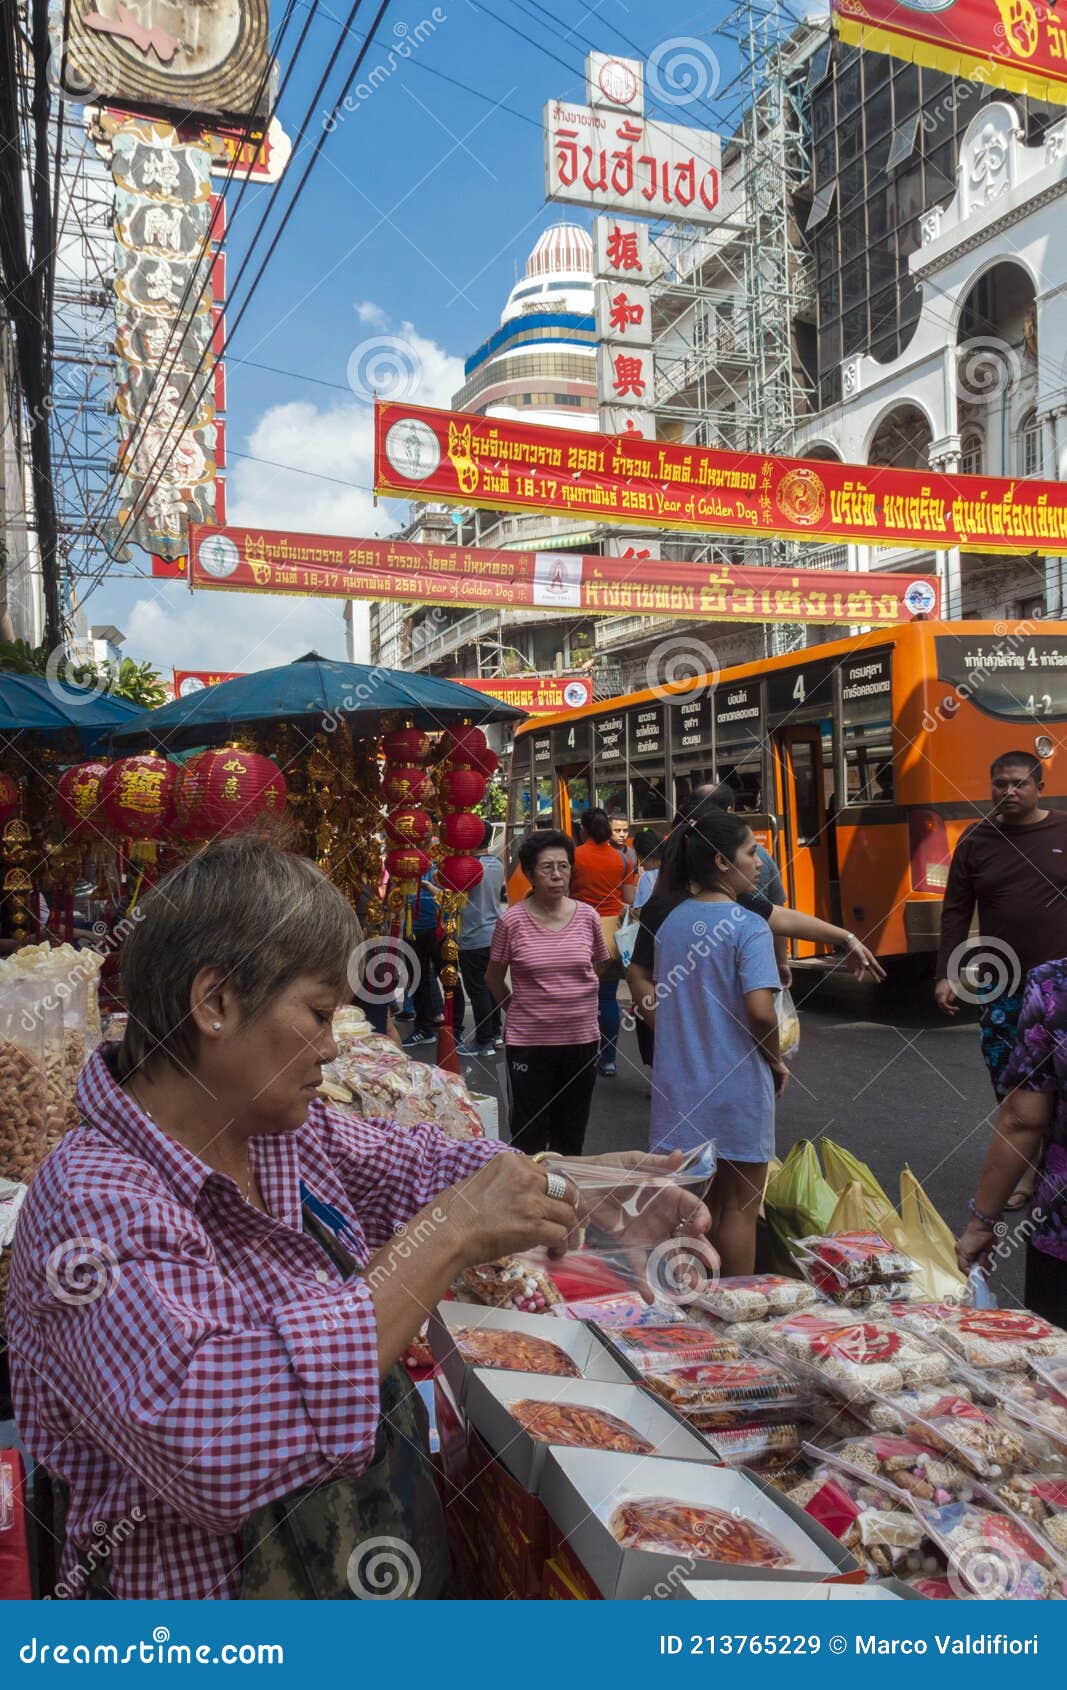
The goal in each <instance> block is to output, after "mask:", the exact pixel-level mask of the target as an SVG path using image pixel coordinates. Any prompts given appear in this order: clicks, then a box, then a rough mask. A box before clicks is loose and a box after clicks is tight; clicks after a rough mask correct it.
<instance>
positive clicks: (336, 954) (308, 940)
mask: <svg viewBox="0 0 1067 1690" xmlns="http://www.w3.org/2000/svg"><path fill="white" fill-rule="evenodd" d="M361 938H362V932H361V929H360V925H359V920H358V918H357V916H356V913H355V911H354V910H353V909H352V906H351V905H350V904H349V902H348V900H347V899H346V898H345V897H344V895H343V894H342V893H341V892H339V891H338V889H337V887H336V886H334V885H332V884H331V882H330V881H329V880H327V878H326V876H325V875H324V874H323V873H322V872H321V870H319V869H318V868H316V866H315V864H314V863H313V862H310V861H309V860H308V859H307V858H306V857H297V856H294V855H293V853H292V852H290V851H283V850H281V849H280V848H279V847H278V846H277V845H275V844H273V843H272V842H271V841H270V840H268V839H266V838H263V837H262V836H259V835H253V834H248V835H241V836H239V837H237V838H234V839H224V840H220V841H218V842H217V843H215V844H212V845H208V846H206V847H205V848H204V849H203V850H202V851H198V852H197V853H196V855H195V856H193V857H191V858H190V859H189V861H188V862H186V863H183V864H182V865H181V867H180V868H176V869H175V870H174V871H173V873H171V874H168V875H167V876H166V878H165V879H164V880H161V881H160V882H159V884H158V886H156V887H154V888H153V890H152V891H151V892H149V893H148V895H147V897H146V898H145V899H144V902H143V903H142V904H141V906H140V913H139V918H138V919H136V920H135V923H134V926H133V931H132V932H131V933H130V934H129V935H128V937H127V938H126V940H125V942H124V944H123V947H122V992H123V996H124V998H125V999H126V1007H127V1009H128V1011H129V1021H128V1023H127V1027H126V1033H125V1036H124V1038H123V1041H122V1045H121V1048H120V1050H119V1056H118V1073H119V1078H120V1079H125V1078H126V1077H127V1076H128V1075H130V1074H132V1073H133V1072H134V1071H135V1070H136V1069H138V1068H140V1067H141V1066H142V1065H143V1064H145V1063H147V1062H149V1061H151V1060H152V1059H154V1058H155V1057H157V1056H158V1057H161V1058H162V1059H163V1060H164V1061H166V1062H169V1063H171V1064H172V1065H174V1066H176V1067H191V1066H192V1065H193V1064H194V1062H195V1060H196V1045H197V1032H196V1027H195V1024H194V1022H193V1018H192V1015H191V1014H190V1009H189V1001H190V994H191V990H192V985H193V981H194V980H195V979H196V976H197V974H198V973H199V972H200V970H201V969H202V968H218V969H220V970H221V971H222V974H223V976H224V977H225V979H226V981H227V982H228V983H229V985H230V986H231V987H232V989H233V990H234V992H235V993H236V995H237V999H238V1002H239V1003H240V1005H241V1009H242V1012H243V1015H244V1019H245V1020H246V1021H250V1020H252V1018H253V1017H254V1016H256V1015H258V1014H260V1012H261V1011H262V1010H263V1009H265V1008H266V1006H267V1004H269V1003H270V1002H271V1000H272V999H273V998H275V997H277V995H278V993H279V992H283V991H284V990H285V988H286V987H287V986H289V985H291V984H292V982H293V981H294V980H295V979H296V978H297V977H298V975H301V974H314V975H316V976H318V977H319V978H321V979H323V980H328V981H330V982H331V984H332V983H336V985H337V987H338V991H339V993H340V992H342V991H344V990H345V985H346V981H347V978H348V963H349V958H350V956H351V953H352V950H353V948H354V947H355V946H356V945H358V944H359V942H360V939H361Z"/></svg>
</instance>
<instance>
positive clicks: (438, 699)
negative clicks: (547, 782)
mask: <svg viewBox="0 0 1067 1690" xmlns="http://www.w3.org/2000/svg"><path fill="white" fill-rule="evenodd" d="M389 712H397V713H402V714H403V715H404V716H405V717H406V718H407V719H408V720H409V721H410V722H411V723H412V724H413V725H414V726H415V727H417V728H428V729H431V730H436V729H440V728H447V727H453V726H455V724H456V723H458V722H461V721H464V720H467V721H471V722H483V723H484V722H521V721H522V720H523V719H524V717H525V711H522V710H516V709H514V708H513V707H512V706H511V705H510V704H502V703H501V702H500V700H499V699H496V698H489V697H487V696H486V695H485V694H484V693H480V692H475V691H474V690H473V689H472V688H471V687H465V686H462V685H460V683H459V682H457V681H442V680H439V679H438V678H437V677H436V676H434V675H405V674H404V673H403V671H402V670H399V669H381V668H372V667H371V666H370V664H367V663H334V662H332V661H331V660H330V659H329V658H326V657H320V656H319V655H318V653H317V652H314V651H309V652H308V654H307V656H306V657H300V658H298V659H297V660H296V662H295V663H287V664H285V665H284V666H283V667H282V668H280V669H260V670H258V671H257V672H256V673H255V674H252V675H241V676H239V677H238V679H237V680H235V681H220V682H219V683H218V684H217V685H216V686H213V687H205V688H204V689H203V690H202V691H201V692H195V693H193V694H192V695H191V696H190V697H188V698H177V699H175V701H174V703H173V704H165V705H164V706H163V708H162V709H161V710H152V711H149V712H147V713H146V714H145V715H144V716H143V717H142V719H141V720H140V721H138V722H130V723H128V724H127V725H125V726H123V727H120V728H118V729H117V730H116V731H115V732H114V733H113V734H112V735H111V739H110V744H111V745H112V746H113V747H114V749H115V750H117V751H118V750H126V749H128V748H130V747H133V746H137V745H144V744H146V743H151V744H154V745H157V746H159V747H160V748H161V749H163V750H179V749H181V748H183V747H188V746H191V745H222V744H225V742H226V740H228V739H230V738H231V737H232V735H233V734H234V733H235V731H237V730H238V729H239V728H241V727H244V726H247V725H249V724H251V723H253V722H260V723H263V722H292V723H293V725H294V726H296V727H299V728H302V729H303V731H304V732H305V733H307V734H308V735H309V737H310V736H311V735H312V734H315V733H317V732H319V731H320V730H323V731H325V732H327V733H330V732H332V731H333V730H334V729H335V728H336V727H337V725H338V723H339V722H342V721H343V722H347V723H348V725H349V727H350V728H351V729H352V731H353V732H354V733H356V734H371V733H377V732H378V730H379V728H380V726H381V718H382V716H383V715H385V714H387V713H389Z"/></svg>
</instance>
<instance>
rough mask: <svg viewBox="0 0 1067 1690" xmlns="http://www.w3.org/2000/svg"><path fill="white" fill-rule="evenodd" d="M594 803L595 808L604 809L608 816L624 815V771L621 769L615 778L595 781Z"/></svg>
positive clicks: (625, 806)
mask: <svg viewBox="0 0 1067 1690" xmlns="http://www.w3.org/2000/svg"><path fill="white" fill-rule="evenodd" d="M596 803H597V809H599V810H605V811H606V812H607V814H608V815H609V816H624V815H625V814H626V810H627V805H626V777H625V771H622V772H621V773H620V775H619V776H618V778H617V779H613V780H604V781H601V780H598V781H597V783H596Z"/></svg>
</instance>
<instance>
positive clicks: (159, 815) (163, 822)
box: [100, 752, 181, 840]
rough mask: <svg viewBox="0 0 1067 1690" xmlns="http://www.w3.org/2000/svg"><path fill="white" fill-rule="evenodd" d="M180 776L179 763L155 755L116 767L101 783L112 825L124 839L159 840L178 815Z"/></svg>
mask: <svg viewBox="0 0 1067 1690" xmlns="http://www.w3.org/2000/svg"><path fill="white" fill-rule="evenodd" d="M180 776H181V770H180V769H179V768H178V765H177V764H176V763H170V762H168V761H167V759H166V757H160V756H159V755H158V754H157V753H154V752H146V753H144V754H143V755H141V756H137V757H123V758H121V759H120V760H119V762H117V763H112V764H111V766H110V768H109V769H108V770H107V772H106V773H105V774H104V775H103V777H102V778H101V781H100V803H101V808H102V810H103V813H104V817H105V819H106V821H107V823H108V825H109V826H110V827H112V828H113V829H114V831H115V832H116V833H118V834H121V835H122V837H123V839H135V840H136V839H158V837H159V835H160V834H161V833H163V832H164V831H165V830H166V828H167V826H168V825H169V823H170V820H171V817H172V816H173V814H174V800H175V796H176V793H177V787H178V781H179V778H180Z"/></svg>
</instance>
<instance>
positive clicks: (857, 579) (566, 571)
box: [153, 527, 940, 708]
mask: <svg viewBox="0 0 1067 1690" xmlns="http://www.w3.org/2000/svg"><path fill="white" fill-rule="evenodd" d="M189 538H190V546H191V551H190V557H191V563H192V568H191V573H190V577H189V582H190V585H191V586H192V587H194V588H200V589H213V590H218V589H219V588H221V589H223V590H229V591H237V592H260V593H282V594H297V595H303V596H305V597H312V598H345V599H375V600H382V601H385V600H396V601H399V602H402V603H410V604H439V605H449V606H455V607H457V608H460V609H469V610H474V609H508V610H514V609H516V608H520V609H530V610H545V611H550V612H552V613H553V614H554V615H555V616H559V615H560V613H561V612H562V613H563V614H567V613H569V612H573V613H575V614H580V615H591V616H611V615H614V614H616V613H617V612H619V611H626V612H628V613H632V614H635V615H645V616H670V617H687V618H691V619H693V620H703V621H736V622H810V623H847V624H852V623H870V624H872V625H878V626H891V625H892V624H893V623H896V622H907V621H909V620H911V619H912V618H914V617H919V616H936V615H937V612H938V607H939V603H940V595H939V589H938V582H937V580H936V577H934V576H933V575H883V574H880V573H879V574H877V575H867V574H857V573H856V571H855V570H847V569H836V570H835V569H818V570H815V569H802V570H790V569H763V568H747V567H734V566H733V565H716V564H707V563H677V562H674V561H671V560H668V559H662V558H652V557H649V555H648V554H647V552H646V551H645V550H644V549H643V548H640V547H638V548H636V549H635V551H634V554H633V555H632V556H630V557H618V558H615V557H591V556H583V555H582V554H581V553H580V552H513V551H486V550H484V549H476V548H474V547H471V546H423V545H416V544H415V543H414V542H413V541H409V540H353V539H347V538H343V537H341V536H338V535H332V534H290V533H279V532H276V531H271V530H269V529H260V528H232V527H226V528H196V527H194V528H192V529H191V530H190V536H189ZM153 574H154V575H159V576H160V577H166V576H168V575H170V574H171V571H170V569H169V568H168V566H167V565H166V564H165V563H160V564H159V565H158V566H157V565H156V564H155V563H153ZM498 684H500V685H503V684H504V683H497V682H492V683H490V685H491V686H492V687H493V688H495V687H496V686H497V685H498ZM563 684H564V686H566V684H567V683H566V682H564V683H563ZM516 702H517V700H516ZM569 703H570V701H569V700H568V699H567V697H566V694H564V703H563V705H561V706H559V708H567V707H568V704H569ZM523 707H524V708H527V706H525V705H524V706H523Z"/></svg>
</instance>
